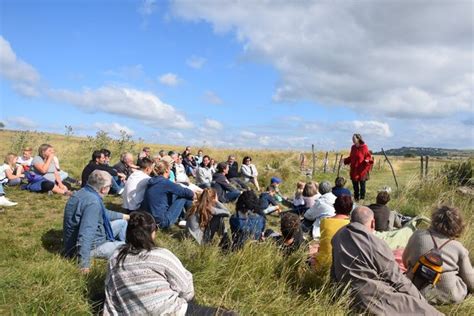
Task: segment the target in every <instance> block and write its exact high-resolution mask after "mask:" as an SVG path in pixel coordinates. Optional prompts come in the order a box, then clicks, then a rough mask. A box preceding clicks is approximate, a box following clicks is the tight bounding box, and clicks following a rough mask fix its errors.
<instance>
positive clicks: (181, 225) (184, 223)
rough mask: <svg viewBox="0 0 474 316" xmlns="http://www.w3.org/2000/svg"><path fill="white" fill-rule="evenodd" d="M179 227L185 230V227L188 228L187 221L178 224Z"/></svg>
mask: <svg viewBox="0 0 474 316" xmlns="http://www.w3.org/2000/svg"><path fill="white" fill-rule="evenodd" d="M178 226H179V227H180V228H185V227H186V221H185V220H180V221H179V222H178Z"/></svg>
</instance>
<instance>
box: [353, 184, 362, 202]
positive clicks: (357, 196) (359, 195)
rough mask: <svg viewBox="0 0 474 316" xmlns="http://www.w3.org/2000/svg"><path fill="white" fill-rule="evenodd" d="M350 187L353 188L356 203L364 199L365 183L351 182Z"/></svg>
mask: <svg viewBox="0 0 474 316" xmlns="http://www.w3.org/2000/svg"><path fill="white" fill-rule="evenodd" d="M352 187H353V188H354V198H355V199H356V201H357V200H359V199H362V200H363V199H365V181H354V180H352Z"/></svg>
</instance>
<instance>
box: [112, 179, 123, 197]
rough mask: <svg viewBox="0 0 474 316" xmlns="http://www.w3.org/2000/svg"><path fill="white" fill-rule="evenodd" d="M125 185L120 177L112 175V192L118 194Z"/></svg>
mask: <svg viewBox="0 0 474 316" xmlns="http://www.w3.org/2000/svg"><path fill="white" fill-rule="evenodd" d="M124 186H125V185H124V184H123V183H121V181H120V179H119V177H117V176H115V177H112V185H111V186H110V191H111V193H112V194H117V193H118V192H119V191H120V189H122V188H123V187H124Z"/></svg>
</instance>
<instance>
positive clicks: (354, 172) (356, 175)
mask: <svg viewBox="0 0 474 316" xmlns="http://www.w3.org/2000/svg"><path fill="white" fill-rule="evenodd" d="M366 160H368V161H369V162H366ZM344 164H345V165H348V164H350V165H351V172H350V175H351V180H354V181H364V180H367V174H368V172H369V171H370V169H371V168H372V165H373V164H374V161H373V159H372V156H371V155H370V152H369V147H367V145H366V144H363V145H359V147H357V146H356V145H352V147H351V154H350V156H349V157H347V158H345V159H344Z"/></svg>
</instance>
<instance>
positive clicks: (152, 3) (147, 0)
mask: <svg viewBox="0 0 474 316" xmlns="http://www.w3.org/2000/svg"><path fill="white" fill-rule="evenodd" d="M155 8H156V0H142V1H141V5H140V6H139V7H138V13H140V14H141V15H144V16H147V15H151V14H153V12H154V11H155Z"/></svg>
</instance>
